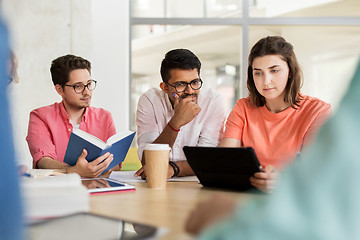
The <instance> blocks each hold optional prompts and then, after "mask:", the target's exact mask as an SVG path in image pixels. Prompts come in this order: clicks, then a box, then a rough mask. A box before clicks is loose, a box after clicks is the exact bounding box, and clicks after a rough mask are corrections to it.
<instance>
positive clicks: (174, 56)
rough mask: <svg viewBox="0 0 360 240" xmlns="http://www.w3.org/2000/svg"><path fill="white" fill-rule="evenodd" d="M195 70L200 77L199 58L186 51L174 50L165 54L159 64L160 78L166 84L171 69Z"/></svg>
mask: <svg viewBox="0 0 360 240" xmlns="http://www.w3.org/2000/svg"><path fill="white" fill-rule="evenodd" d="M195 68H196V69H197V70H198V74H199V76H200V68H201V62H200V60H199V58H198V57H197V56H196V55H195V54H194V53H192V52H191V51H190V50H188V49H174V50H171V51H169V52H168V53H166V54H165V58H164V59H163V60H162V62H161V68H160V73H161V78H162V80H163V82H165V83H167V82H168V81H169V79H170V78H171V76H170V70H172V69H184V70H192V69H195Z"/></svg>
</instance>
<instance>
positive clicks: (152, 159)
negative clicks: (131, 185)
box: [144, 143, 170, 189]
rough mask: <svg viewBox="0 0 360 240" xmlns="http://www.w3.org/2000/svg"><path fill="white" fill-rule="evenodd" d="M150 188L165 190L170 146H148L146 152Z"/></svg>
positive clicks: (147, 176)
mask: <svg viewBox="0 0 360 240" xmlns="http://www.w3.org/2000/svg"><path fill="white" fill-rule="evenodd" d="M144 154H145V165H146V180H147V183H148V187H150V188H157V189H164V188H165V187H166V182H167V174H168V168H169V154H170V147H169V145H168V144H155V143H153V144H147V145H146V146H145V150H144Z"/></svg>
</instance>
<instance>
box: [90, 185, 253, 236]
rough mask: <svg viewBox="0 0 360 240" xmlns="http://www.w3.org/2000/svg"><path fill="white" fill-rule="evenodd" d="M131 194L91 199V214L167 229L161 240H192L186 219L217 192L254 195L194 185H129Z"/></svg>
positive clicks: (109, 195) (95, 196) (235, 195)
mask: <svg viewBox="0 0 360 240" xmlns="http://www.w3.org/2000/svg"><path fill="white" fill-rule="evenodd" d="M132 184H133V185H135V187H136V191H133V192H120V193H112V194H105V195H93V196H91V197H90V211H91V212H92V213H96V214H100V215H104V216H108V217H113V218H119V219H123V220H128V221H131V222H137V223H143V224H149V225H153V226H157V227H166V228H168V229H169V232H168V233H167V234H166V235H165V236H164V237H163V238H161V239H193V237H192V236H190V235H189V234H187V233H186V232H185V229H184V224H185V220H186V218H187V217H188V215H189V213H190V211H191V210H192V209H193V208H194V207H195V206H196V204H197V203H199V202H201V201H203V200H205V199H207V198H209V197H211V196H212V195H213V194H216V193H220V192H221V193H223V194H226V195H229V196H234V197H236V198H237V199H238V200H239V201H240V202H244V201H246V200H247V199H249V198H252V197H254V196H255V195H253V194H248V193H240V192H234V191H219V190H214V189H209V188H204V187H202V185H200V184H199V183H197V182H168V183H167V186H166V189H164V190H158V189H150V188H147V186H146V183H143V182H141V183H139V182H138V183H132ZM257 196H259V195H257Z"/></svg>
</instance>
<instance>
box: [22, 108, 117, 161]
mask: <svg viewBox="0 0 360 240" xmlns="http://www.w3.org/2000/svg"><path fill="white" fill-rule="evenodd" d="M80 129H81V130H83V131H85V132H88V133H90V134H92V135H94V136H96V137H97V138H99V139H101V140H103V141H104V142H106V140H107V139H108V138H109V137H111V136H112V135H114V134H115V133H116V129H115V125H114V121H113V119H112V116H111V114H110V112H108V111H106V110H104V109H102V108H94V107H88V108H86V110H85V113H84V115H83V118H82V120H81V123H80ZM72 130H73V126H72V124H71V123H70V118H69V115H68V114H67V113H66V111H65V108H64V104H63V102H60V103H54V104H52V105H49V106H45V107H41V108H38V109H35V110H33V111H32V112H31V113H30V120H29V128H28V135H27V137H26V141H27V142H28V145H29V149H30V153H31V155H32V157H33V164H34V167H36V163H37V161H39V160H40V159H41V158H42V157H51V158H53V159H55V160H57V161H59V162H63V161H64V155H65V152H66V147H67V144H68V141H69V138H70V134H71V132H72Z"/></svg>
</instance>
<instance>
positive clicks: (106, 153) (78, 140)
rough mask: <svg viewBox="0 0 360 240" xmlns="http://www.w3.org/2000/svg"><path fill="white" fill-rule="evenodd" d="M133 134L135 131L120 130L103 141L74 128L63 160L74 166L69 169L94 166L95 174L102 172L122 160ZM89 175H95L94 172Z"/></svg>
mask: <svg viewBox="0 0 360 240" xmlns="http://www.w3.org/2000/svg"><path fill="white" fill-rule="evenodd" d="M134 136H135V132H130V131H127V132H121V133H117V134H115V135H114V136H112V137H110V138H109V139H108V141H107V142H106V143H105V142H103V141H101V140H100V139H98V138H96V137H95V136H93V135H91V134H89V133H87V132H84V131H82V130H80V129H76V130H74V131H73V132H72V133H71V135H70V139H69V143H68V146H67V149H66V153H65V157H64V162H65V163H67V164H68V165H70V166H75V168H71V167H69V170H70V171H73V170H79V168H87V167H94V169H96V171H95V172H96V173H97V174H98V173H99V172H100V174H101V173H104V172H105V171H107V170H110V169H112V168H113V167H115V166H117V165H119V164H121V163H122V162H123V161H124V159H125V156H126V154H127V152H128V150H129V147H130V145H131V143H132V141H133V138H134ZM84 149H85V151H84ZM110 154H111V155H112V156H110ZM85 160H86V162H85ZM87 162H88V163H87ZM90 163H92V164H91V165H90ZM99 166H100V167H99ZM77 168H78V169H77ZM100 174H99V175H100ZM90 177H95V174H92V175H91V176H90Z"/></svg>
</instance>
